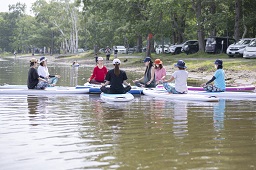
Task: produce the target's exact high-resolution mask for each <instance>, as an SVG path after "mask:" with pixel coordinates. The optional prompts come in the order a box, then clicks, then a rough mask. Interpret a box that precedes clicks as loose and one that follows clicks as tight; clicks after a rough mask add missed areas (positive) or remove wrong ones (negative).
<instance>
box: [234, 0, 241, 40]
mask: <svg viewBox="0 0 256 170" xmlns="http://www.w3.org/2000/svg"><path fill="white" fill-rule="evenodd" d="M241 4H242V3H241V0H236V2H235V15H236V16H235V33H234V37H235V40H236V41H238V40H239V38H240V24H241V9H242V6H241Z"/></svg>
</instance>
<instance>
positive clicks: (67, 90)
mask: <svg viewBox="0 0 256 170" xmlns="http://www.w3.org/2000/svg"><path fill="white" fill-rule="evenodd" d="M86 93H89V89H76V88H75V87H49V88H46V89H45V90H35V89H0V94H11V95H55V94H86Z"/></svg>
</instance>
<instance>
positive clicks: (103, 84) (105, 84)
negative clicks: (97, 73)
mask: <svg viewBox="0 0 256 170" xmlns="http://www.w3.org/2000/svg"><path fill="white" fill-rule="evenodd" d="M109 84H110V81H106V82H105V83H102V84H101V85H102V86H107V85H109Z"/></svg>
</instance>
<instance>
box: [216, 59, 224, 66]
mask: <svg viewBox="0 0 256 170" xmlns="http://www.w3.org/2000/svg"><path fill="white" fill-rule="evenodd" d="M222 63H223V62H222V60H220V59H217V60H216V61H215V62H214V64H216V65H222Z"/></svg>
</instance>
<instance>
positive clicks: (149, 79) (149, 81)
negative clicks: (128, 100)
mask: <svg viewBox="0 0 256 170" xmlns="http://www.w3.org/2000/svg"><path fill="white" fill-rule="evenodd" d="M144 63H145V66H146V70H145V73H144V76H143V77H141V78H140V79H138V80H134V81H133V83H134V84H135V85H136V86H138V87H156V81H155V68H154V66H153V62H152V60H151V58H150V57H146V58H145V59H144Z"/></svg>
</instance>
